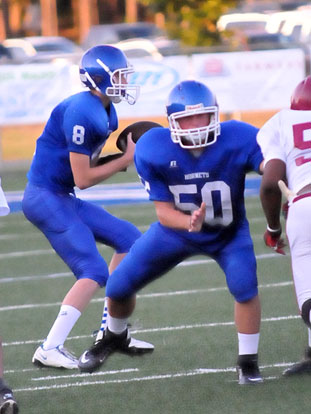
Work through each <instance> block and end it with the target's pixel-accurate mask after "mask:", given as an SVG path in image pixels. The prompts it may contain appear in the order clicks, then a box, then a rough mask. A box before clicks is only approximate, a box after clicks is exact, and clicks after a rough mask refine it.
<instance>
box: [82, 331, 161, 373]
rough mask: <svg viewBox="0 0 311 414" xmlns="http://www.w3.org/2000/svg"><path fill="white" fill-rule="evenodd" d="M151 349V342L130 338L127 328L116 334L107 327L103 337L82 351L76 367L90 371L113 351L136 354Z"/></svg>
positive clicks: (96, 367)
mask: <svg viewBox="0 0 311 414" xmlns="http://www.w3.org/2000/svg"><path fill="white" fill-rule="evenodd" d="M153 350H154V346H153V345H152V344H150V343H148V342H144V341H139V340H138V339H134V338H132V337H131V336H130V334H129V332H128V330H127V329H126V330H125V331H124V332H122V333H121V334H119V335H117V334H114V333H112V332H110V331H109V329H108V328H107V329H106V330H105V332H104V336H103V338H102V339H99V340H97V341H95V342H94V344H93V345H92V346H91V347H90V348H89V349H87V350H86V351H84V352H83V354H82V355H81V357H80V359H79V363H78V367H79V369H80V371H81V372H89V373H91V372H93V371H95V370H96V369H98V368H99V367H100V366H101V365H102V364H103V363H104V362H105V360H106V359H107V358H108V356H109V355H111V354H112V353H113V352H122V353H126V354H129V355H137V354H144V353H147V352H152V351H153Z"/></svg>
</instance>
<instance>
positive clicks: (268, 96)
mask: <svg viewBox="0 0 311 414" xmlns="http://www.w3.org/2000/svg"><path fill="white" fill-rule="evenodd" d="M131 62H132V63H133V65H134V68H135V71H136V73H135V75H134V77H133V82H135V83H139V84H140V85H141V93H140V97H139V99H138V101H137V103H136V104H135V105H133V106H130V105H128V104H127V103H120V104H118V105H116V108H117V112H118V115H119V117H120V119H122V118H123V119H125V118H126V119H129V118H139V117H142V118H146V117H158V116H164V115H165V103H166V99H167V96H168V93H169V91H170V90H171V88H172V87H173V86H174V85H176V84H177V83H178V82H179V81H181V80H184V79H188V78H192V79H197V80H199V81H201V82H203V83H205V84H206V85H208V86H209V87H210V88H211V89H212V90H213V92H214V93H215V94H216V96H217V100H218V103H219V107H220V111H221V112H222V113H230V112H236V111H249V110H279V109H281V108H284V107H286V106H288V104H289V99H290V95H291V93H292V91H293V89H294V87H295V86H296V85H297V83H299V82H300V81H301V80H302V79H303V77H304V76H305V55H304V53H303V51H302V50H300V49H284V50H274V51H270V50H269V51H256V52H231V53H213V54H197V55H192V56H170V57H165V58H163V60H161V61H160V62H155V61H153V60H145V59H135V60H134V59H133V60H132V61H131ZM80 90H82V86H81V83H80V80H79V70H78V67H77V66H76V65H74V66H73V65H64V66H57V65H52V64H49V65H46V64H36V65H14V66H5V65H3V66H0V125H14V124H15V125H16V124H34V123H42V122H45V121H46V120H47V119H48V117H49V115H50V112H51V110H52V109H53V107H54V106H55V105H57V104H58V103H59V102H60V101H61V100H62V99H64V98H66V97H67V96H69V95H70V94H72V93H75V92H78V91H80Z"/></svg>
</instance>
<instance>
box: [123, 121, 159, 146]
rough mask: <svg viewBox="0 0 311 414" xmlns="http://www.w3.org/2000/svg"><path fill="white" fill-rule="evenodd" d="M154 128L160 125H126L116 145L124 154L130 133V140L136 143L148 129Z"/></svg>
mask: <svg viewBox="0 0 311 414" xmlns="http://www.w3.org/2000/svg"><path fill="white" fill-rule="evenodd" d="M155 127H161V128H163V126H162V125H160V124H158V123H157V122H152V121H138V122H134V123H133V124H130V125H128V126H127V127H126V128H125V129H124V130H123V131H122V132H121V133H120V134H119V136H118V138H117V141H116V145H117V147H118V148H119V150H120V151H122V152H125V151H126V146H127V136H128V134H129V133H130V132H131V133H132V140H133V142H135V144H136V142H137V141H138V140H139V138H140V137H141V136H142V135H143V134H144V133H145V132H147V131H149V129H151V128H155Z"/></svg>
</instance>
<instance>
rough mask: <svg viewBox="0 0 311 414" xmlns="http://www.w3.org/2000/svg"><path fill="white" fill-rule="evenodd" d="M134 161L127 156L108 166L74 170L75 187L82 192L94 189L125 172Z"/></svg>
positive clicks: (111, 162) (109, 163)
mask: <svg viewBox="0 0 311 414" xmlns="http://www.w3.org/2000/svg"><path fill="white" fill-rule="evenodd" d="M132 162H133V161H132V159H130V158H129V157H127V156H126V154H125V155H124V156H122V157H120V158H117V159H115V160H112V161H110V162H108V163H107V164H103V165H99V166H90V165H88V166H87V167H85V166H84V168H81V169H78V168H76V169H75V170H74V180H75V185H76V186H77V187H78V188H80V189H81V190H83V189H86V188H89V187H92V186H93V185H96V184H99V183H100V182H102V181H105V180H107V179H108V178H110V177H111V176H113V175H114V174H116V173H117V172H119V171H121V170H124V169H125V168H127V167H128V166H129V165H130V164H131V163H132Z"/></svg>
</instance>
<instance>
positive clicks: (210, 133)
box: [166, 80, 220, 148]
mask: <svg viewBox="0 0 311 414" xmlns="http://www.w3.org/2000/svg"><path fill="white" fill-rule="evenodd" d="M166 111H167V116H168V122H169V128H170V131H171V138H172V140H173V142H175V143H178V144H179V145H180V146H181V147H183V148H202V147H206V146H208V145H211V144H213V143H214V142H216V140H217V137H218V135H219V134H220V120H219V110H218V104H217V101H216V98H215V96H214V94H213V93H212V92H211V91H210V89H209V88H208V87H207V86H205V85H204V84H203V83H200V82H197V81H194V80H188V81H183V82H180V83H179V84H178V85H176V86H175V87H174V88H173V89H172V91H171V93H170V94H169V97H168V102H167V105H166ZM205 113H207V114H211V115H210V122H209V124H208V125H206V126H203V127H200V128H192V129H182V128H181V127H180V125H179V122H178V120H179V119H180V118H183V117H187V116H191V115H196V114H205Z"/></svg>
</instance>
